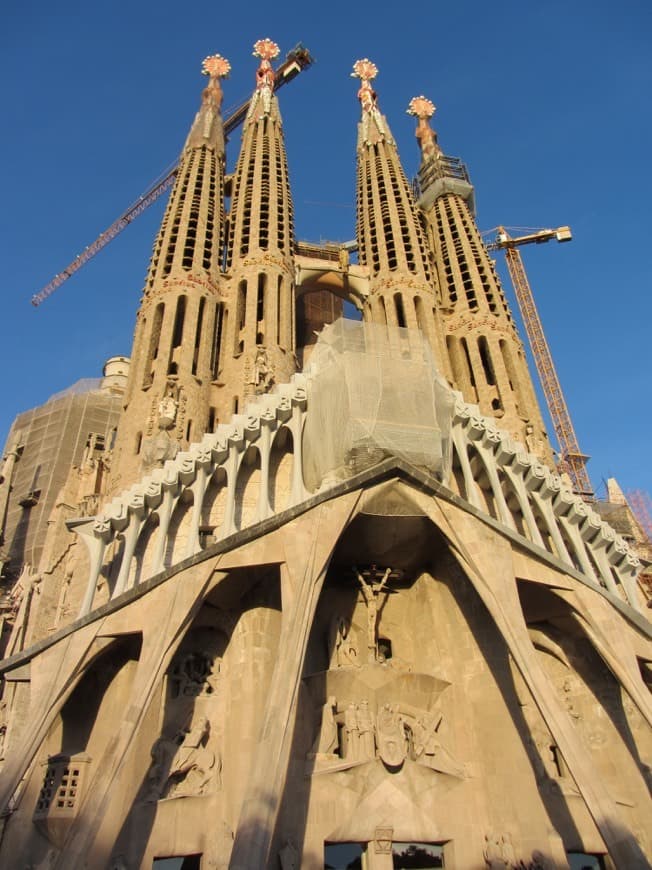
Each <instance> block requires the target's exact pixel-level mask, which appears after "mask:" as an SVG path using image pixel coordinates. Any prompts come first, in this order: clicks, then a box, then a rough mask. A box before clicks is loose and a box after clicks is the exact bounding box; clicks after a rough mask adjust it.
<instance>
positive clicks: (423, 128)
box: [407, 95, 441, 163]
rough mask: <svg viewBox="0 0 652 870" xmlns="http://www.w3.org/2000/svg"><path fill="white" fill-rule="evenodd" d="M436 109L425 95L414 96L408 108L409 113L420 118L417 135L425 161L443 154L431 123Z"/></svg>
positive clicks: (423, 160)
mask: <svg viewBox="0 0 652 870" xmlns="http://www.w3.org/2000/svg"><path fill="white" fill-rule="evenodd" d="M435 111H436V107H435V104H434V103H433V102H432V100H429V99H428V98H427V97H424V96H423V95H422V96H420V97H412V99H411V100H410V103H409V105H408V108H407V113H408V115H414V116H415V117H416V118H418V119H419V123H418V124H417V130H416V133H415V135H416V137H417V140H418V142H419V147H420V148H421V158H422V162H423V163H425V162H426V161H427V160H431V159H432V158H433V157H439V155H440V154H441V148H440V147H439V143H438V142H437V134H436V133H435V131H434V130H433V129H432V127H431V126H430V124H429V121H430V118H432V116H433V115H434V114H435Z"/></svg>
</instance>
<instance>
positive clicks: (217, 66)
mask: <svg viewBox="0 0 652 870" xmlns="http://www.w3.org/2000/svg"><path fill="white" fill-rule="evenodd" d="M201 71H202V74H203V75H205V76H210V77H211V78H212V79H223V78H226V77H227V76H228V74H229V73H230V72H231V64H230V63H229V61H228V60H227V59H226V58H225V57H222V55H221V54H212V55H210V56H209V57H205V58H204V60H203V63H202V67H201Z"/></svg>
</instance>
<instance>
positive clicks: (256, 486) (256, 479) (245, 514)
mask: <svg viewBox="0 0 652 870" xmlns="http://www.w3.org/2000/svg"><path fill="white" fill-rule="evenodd" d="M259 499H260V451H259V450H258V448H257V447H254V445H253V444H252V445H251V446H250V447H248V448H247V450H246V452H245V455H244V456H243V458H242V462H241V463H240V468H239V470H238V477H237V481H236V490H235V516H234V522H235V527H236V529H244V528H246V527H247V526H250V525H251V524H252V523H254V522H255V521H256V519H257V517H258V503H259Z"/></svg>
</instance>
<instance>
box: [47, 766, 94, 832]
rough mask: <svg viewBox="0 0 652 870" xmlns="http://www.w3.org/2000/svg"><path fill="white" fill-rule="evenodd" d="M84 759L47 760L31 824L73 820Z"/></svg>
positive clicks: (80, 788) (79, 795) (80, 789)
mask: <svg viewBox="0 0 652 870" xmlns="http://www.w3.org/2000/svg"><path fill="white" fill-rule="evenodd" d="M89 760H90V759H89V758H88V756H85V755H84V756H77V757H75V756H61V755H59V756H53V757H52V758H50V759H48V762H47V765H46V768H45V775H44V777H43V785H42V787H41V791H40V792H39V796H38V800H37V802H36V809H35V810H34V820H35V821H38V820H39V819H46V818H53V817H56V816H59V817H61V816H64V817H70V816H74V815H75V814H76V812H77V808H78V806H79V799H80V797H81V793H82V788H83V781H84V774H85V770H86V768H87V765H88V761H89Z"/></svg>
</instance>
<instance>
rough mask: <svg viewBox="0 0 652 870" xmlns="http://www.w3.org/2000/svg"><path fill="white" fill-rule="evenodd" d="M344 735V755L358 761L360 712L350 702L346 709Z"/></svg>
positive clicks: (347, 758)
mask: <svg viewBox="0 0 652 870" xmlns="http://www.w3.org/2000/svg"><path fill="white" fill-rule="evenodd" d="M344 736H345V738H346V744H345V749H344V757H345V758H346V760H347V761H358V759H359V758H360V731H359V729H358V714H357V711H356V709H355V704H353V703H351V704H349V706H348V707H347V708H346V710H345V711H344Z"/></svg>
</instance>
